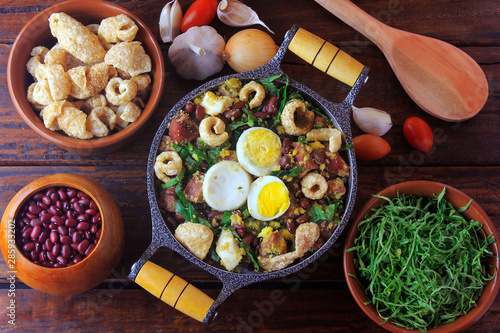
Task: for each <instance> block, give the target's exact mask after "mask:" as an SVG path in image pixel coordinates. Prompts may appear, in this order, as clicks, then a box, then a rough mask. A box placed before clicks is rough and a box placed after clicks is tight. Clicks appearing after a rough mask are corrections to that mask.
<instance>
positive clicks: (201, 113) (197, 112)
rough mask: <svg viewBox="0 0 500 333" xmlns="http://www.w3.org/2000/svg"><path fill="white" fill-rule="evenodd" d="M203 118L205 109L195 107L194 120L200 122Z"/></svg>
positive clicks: (199, 106)
mask: <svg viewBox="0 0 500 333" xmlns="http://www.w3.org/2000/svg"><path fill="white" fill-rule="evenodd" d="M204 117H205V108H204V107H203V106H201V105H199V104H198V105H196V110H195V111H194V119H196V120H197V121H202V120H203V118H204Z"/></svg>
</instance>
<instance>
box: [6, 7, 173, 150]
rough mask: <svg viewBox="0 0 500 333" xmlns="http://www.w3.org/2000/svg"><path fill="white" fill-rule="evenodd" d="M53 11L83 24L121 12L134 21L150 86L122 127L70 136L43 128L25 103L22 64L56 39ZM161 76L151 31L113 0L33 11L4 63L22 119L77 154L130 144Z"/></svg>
mask: <svg viewBox="0 0 500 333" xmlns="http://www.w3.org/2000/svg"><path fill="white" fill-rule="evenodd" d="M57 12H65V13H66V14H68V15H70V16H73V17H74V18H75V19H77V20H79V21H80V22H82V23H83V24H91V23H99V22H100V21H101V20H102V19H104V18H106V17H110V16H115V15H118V14H125V15H127V16H129V17H130V18H131V19H132V20H134V22H135V23H136V24H137V26H138V27H139V31H138V33H137V36H136V40H138V41H140V42H142V45H143V47H144V49H145V50H146V53H147V54H148V55H149V56H150V57H151V61H152V71H151V72H150V73H149V74H150V76H151V79H152V84H151V85H150V87H152V88H151V91H150V94H149V99H148V101H147V104H146V105H145V107H144V109H143V111H142V115H141V116H140V117H139V119H138V120H137V121H135V122H134V123H132V124H130V125H129V126H127V127H126V128H125V129H123V130H121V131H119V132H117V133H115V134H112V135H109V136H107V137H103V138H95V139H89V140H80V139H75V138H71V137H69V136H67V135H66V134H64V133H62V132H53V131H51V130H49V129H47V128H46V127H45V125H44V124H43V121H42V120H41V119H40V117H39V116H38V113H39V112H38V111H36V110H34V109H33V107H32V106H31V104H30V103H29V102H28V100H27V97H26V92H27V89H28V86H29V85H30V84H31V83H33V78H32V77H31V75H30V74H29V73H28V71H27V70H26V63H27V62H28V60H29V58H30V52H31V50H32V48H33V47H35V46H38V45H45V46H47V47H49V48H50V47H52V46H53V45H54V44H55V43H56V42H57V40H56V38H55V37H53V36H52V35H51V33H50V29H49V22H48V18H49V16H50V15H51V14H53V13H57ZM164 79H165V68H164V62H163V56H162V52H161V49H160V46H159V45H158V42H157V41H156V39H155V37H154V35H153V33H152V32H151V30H149V28H148V27H147V26H146V25H145V24H144V23H143V22H142V21H141V20H140V19H139V18H138V17H137V16H135V15H134V14H132V13H131V12H129V11H128V10H126V9H124V8H122V7H120V6H117V5H115V4H113V3H110V2H105V1H99V0H85V1H79V0H78V1H74V0H72V1H67V2H62V3H59V4H55V5H53V6H51V7H49V8H47V9H45V10H44V11H42V12H40V13H39V14H37V15H36V16H35V17H33V18H32V19H31V20H30V21H29V22H28V23H27V24H26V25H25V26H24V28H23V29H22V30H21V32H20V33H19V35H18V36H17V38H16V40H15V42H14V44H13V46H12V49H11V52H10V54H9V60H8V63H7V83H8V87H9V93H10V97H11V99H12V102H13V103H14V106H15V108H16V110H17V112H19V114H20V115H21V117H22V118H23V120H24V121H25V122H26V123H27V124H28V125H29V126H30V127H31V128H32V129H33V130H34V131H35V132H37V133H38V134H39V135H41V136H42V137H43V138H45V139H47V140H49V141H50V142H52V143H54V144H56V145H58V146H59V147H61V148H63V149H66V150H68V151H70V152H73V153H77V154H80V155H90V154H103V153H108V152H112V151H115V150H117V149H119V148H121V147H123V146H125V145H126V144H127V143H130V142H131V140H132V139H133V138H134V137H135V136H136V135H137V134H138V133H140V129H141V128H142V127H143V126H144V124H145V123H146V122H147V120H148V119H149V118H150V117H151V116H152V114H153V111H154V110H155V108H156V106H157V105H158V103H159V101H160V97H161V94H162V91H163V85H164ZM148 89H149V88H148Z"/></svg>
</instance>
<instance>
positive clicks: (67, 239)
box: [59, 236, 72, 244]
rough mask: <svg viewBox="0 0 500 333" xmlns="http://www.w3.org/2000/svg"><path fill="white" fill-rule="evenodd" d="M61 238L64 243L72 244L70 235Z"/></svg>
mask: <svg viewBox="0 0 500 333" xmlns="http://www.w3.org/2000/svg"><path fill="white" fill-rule="evenodd" d="M59 240H60V241H61V243H62V244H71V241H72V239H71V237H70V236H61V237H59Z"/></svg>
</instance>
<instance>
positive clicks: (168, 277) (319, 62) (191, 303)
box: [129, 26, 369, 323]
mask: <svg viewBox="0 0 500 333" xmlns="http://www.w3.org/2000/svg"><path fill="white" fill-rule="evenodd" d="M287 49H290V50H291V51H292V52H293V53H295V54H297V55H298V56H300V57H301V58H302V59H304V60H305V61H307V62H309V63H311V64H312V65H313V66H315V67H316V68H318V69H321V70H323V71H324V72H325V73H327V74H329V75H331V76H333V77H335V78H337V79H338V80H340V81H342V82H344V83H346V84H348V85H349V86H351V87H352V88H351V90H350V92H349V93H348V95H347V97H346V98H345V100H344V101H343V102H342V103H340V104H338V103H333V102H330V101H327V100H326V99H324V98H323V97H321V96H319V95H318V94H316V93H315V92H313V91H312V90H310V89H309V88H307V87H305V86H303V85H301V84H300V83H298V82H296V81H294V80H291V79H290V81H289V85H290V86H291V87H293V88H295V89H297V90H298V91H299V92H301V93H302V94H304V96H307V97H308V98H309V99H310V100H312V101H313V102H314V103H315V104H316V105H317V106H319V107H320V108H321V109H322V111H323V112H324V113H325V114H326V115H328V116H329V117H330V118H331V119H332V121H333V124H334V126H335V127H337V128H338V129H339V130H340V131H341V132H342V133H343V134H344V139H345V141H346V143H347V144H348V145H349V144H352V134H351V128H350V114H351V106H352V104H353V101H354V98H355V97H356V95H357V94H358V92H359V90H360V88H361V86H362V85H363V84H364V83H365V81H366V80H367V78H368V76H367V74H368V70H369V68H368V67H364V66H363V65H362V64H360V63H359V62H358V61H356V60H354V59H353V58H351V57H350V56H349V55H347V54H346V53H344V52H342V51H340V50H339V49H338V48H337V47H335V46H333V45H331V44H329V43H327V42H325V41H324V40H323V39H321V38H318V37H317V36H315V35H313V34H310V33H309V32H307V31H305V30H304V29H300V28H298V27H297V26H294V27H292V29H290V30H289V31H288V32H287V34H286V36H285V39H284V41H283V44H282V45H281V47H280V48H279V50H278V52H277V54H276V56H275V57H274V58H273V59H272V60H271V61H270V62H269V63H267V64H266V65H264V66H262V67H259V68H257V69H255V70H252V71H249V72H244V73H239V74H235V75H228V76H224V77H220V78H218V79H214V80H212V81H210V82H207V83H206V84H204V85H202V86H200V87H199V88H197V89H195V90H193V91H192V92H190V93H189V94H188V95H186V96H185V97H184V98H182V99H181V100H180V101H179V102H178V103H177V104H176V105H175V106H174V107H173V108H172V110H170V112H169V113H168V114H167V116H166V117H165V119H164V120H163V122H162V123H161V125H160V128H159V129H158V131H157V132H156V135H155V138H154V140H153V144H152V145H151V150H150V153H149V158H148V169H147V186H148V197H149V203H150V206H151V217H152V224H153V235H152V242H151V245H150V246H149V248H148V249H147V250H146V252H144V254H143V255H142V257H141V258H140V259H139V260H138V261H137V262H136V263H135V264H134V265H133V266H132V270H131V272H130V275H129V278H130V279H131V280H132V281H135V282H136V283H137V284H139V285H140V286H142V287H143V288H144V289H146V290H147V291H149V292H150V293H152V294H153V295H155V296H156V297H158V298H160V299H161V300H163V301H164V302H166V303H167V304H169V305H171V306H173V307H174V308H176V309H178V310H179V311H181V312H183V313H185V314H187V315H189V316H191V317H192V318H194V319H197V320H198V321H201V322H203V323H208V322H209V321H210V320H211V319H212V318H213V317H214V315H215V313H216V309H217V308H218V307H219V306H220V305H221V304H222V302H224V300H226V298H228V297H229V296H230V295H231V294H232V293H234V292H235V291H236V290H238V289H240V288H242V287H244V286H246V285H249V284H252V283H255V282H260V281H264V280H268V279H275V278H279V277H283V276H285V275H288V274H291V273H294V272H297V271H298V270H300V269H302V268H303V267H305V266H306V265H308V264H310V263H311V262H312V261H314V260H316V259H317V258H318V257H320V256H321V255H323V254H324V253H325V252H326V251H327V250H328V249H329V248H330V246H332V244H333V243H334V242H335V241H336V240H337V238H338V237H339V235H340V233H341V232H342V231H343V229H344V227H345V225H346V224H347V222H348V221H349V217H350V216H351V212H352V209H353V207H354V200H355V197H356V188H357V169H356V159H355V156H354V151H353V150H352V149H350V150H348V151H347V160H348V162H347V163H348V165H349V166H350V170H351V172H350V176H349V180H348V186H347V194H346V200H345V201H346V202H345V212H344V216H343V218H342V220H341V222H340V225H338V226H337V228H336V229H335V231H334V233H333V235H332V236H331V237H330V238H329V239H328V240H327V241H326V242H325V244H324V245H323V246H322V247H321V248H320V249H319V250H317V251H316V252H314V253H313V254H312V255H311V256H309V257H308V258H306V259H304V260H303V261H300V262H298V263H296V264H293V265H291V266H289V267H287V268H285V269H282V270H279V271H275V272H264V273H253V272H248V273H244V274H243V273H234V272H229V271H226V270H223V269H220V268H217V267H215V266H212V265H210V264H208V263H206V262H204V261H201V260H199V259H198V258H197V257H195V256H194V255H193V254H191V253H190V252H189V251H188V250H187V249H186V248H185V247H184V246H182V245H181V244H180V243H179V242H178V241H177V240H176V239H175V237H174V235H173V234H172V233H171V231H170V230H169V229H168V227H167V225H166V223H165V221H164V219H163V216H162V214H161V212H160V208H159V206H158V201H157V199H158V195H157V193H156V190H155V185H154V184H155V175H154V162H155V158H156V155H157V153H158V147H159V145H160V141H161V139H162V137H163V135H164V134H165V132H166V131H167V129H168V125H169V124H170V121H171V120H172V119H173V118H174V116H175V115H176V114H177V113H178V111H179V110H181V109H182V107H183V106H184V105H185V104H186V103H187V102H188V101H189V100H191V99H192V98H194V97H195V96H197V95H198V94H200V93H202V92H203V91H205V90H207V89H210V88H211V87H214V86H216V85H219V84H221V83H223V82H225V81H226V80H228V79H230V78H233V77H236V78H240V79H243V80H248V79H261V78H267V77H270V76H273V75H278V74H283V71H282V70H281V69H280V64H281V61H282V59H283V56H284V54H285V52H286V51H287ZM278 80H281V81H280V82H281V83H284V82H285V79H284V78H283V79H282V78H280V79H278ZM160 247H167V248H169V249H171V250H174V251H176V252H178V253H179V254H180V255H182V256H183V257H185V258H186V259H188V260H189V261H191V262H192V263H194V264H196V265H198V266H199V267H201V268H202V269H204V270H205V271H207V272H209V273H211V274H213V275H215V276H216V277H218V278H219V279H220V280H221V281H222V291H221V292H220V294H219V296H218V297H217V299H216V300H215V301H214V300H212V299H211V298H210V297H208V296H207V295H205V294H204V293H203V292H201V291H200V290H199V289H197V288H195V287H194V286H192V285H191V284H189V283H187V282H186V281H184V280H183V279H181V278H180V277H178V276H175V275H174V274H172V273H170V272H169V271H167V270H166V269H164V268H162V267H160V266H158V265H156V264H154V263H153V262H151V261H149V259H150V258H151V256H152V255H153V254H154V253H155V252H156V250H157V249H158V248H160Z"/></svg>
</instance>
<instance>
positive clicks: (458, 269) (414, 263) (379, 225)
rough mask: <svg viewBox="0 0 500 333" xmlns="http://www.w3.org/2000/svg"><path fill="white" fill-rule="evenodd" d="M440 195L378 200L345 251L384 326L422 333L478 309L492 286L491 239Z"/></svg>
mask: <svg viewBox="0 0 500 333" xmlns="http://www.w3.org/2000/svg"><path fill="white" fill-rule="evenodd" d="M444 195H445V189H443V191H442V192H441V193H440V194H439V195H437V196H435V197H434V198H431V199H428V198H423V197H417V196H411V195H399V194H398V196H397V197H396V198H394V199H388V198H386V197H381V196H376V197H379V198H382V199H384V200H385V201H386V203H385V204H384V205H382V206H381V207H379V208H378V209H374V210H373V211H372V213H371V214H369V215H367V216H365V218H364V219H363V220H362V221H361V222H360V223H359V224H358V232H359V233H358V237H357V238H356V239H355V241H354V246H353V247H352V248H350V249H348V250H347V251H352V252H355V254H354V255H355V260H354V263H355V267H356V271H357V277H358V281H359V282H360V284H361V286H362V288H363V291H364V292H365V294H366V295H367V297H368V299H369V303H372V304H373V306H374V307H375V308H376V309H377V310H378V312H379V314H380V316H381V317H382V318H384V320H385V321H388V320H391V321H392V322H393V323H394V324H396V325H399V326H402V327H405V328H407V329H419V330H420V331H422V332H426V330H427V329H428V328H431V327H437V326H439V325H441V324H444V323H447V322H451V321H454V320H455V319H456V318H458V317H460V316H463V315H464V314H466V313H468V312H469V310H470V309H471V308H472V307H475V306H476V300H477V299H478V298H479V297H480V295H481V292H482V290H483V288H484V286H485V285H486V284H487V283H488V281H489V280H491V279H492V278H493V276H491V275H488V273H487V272H488V267H489V266H488V258H489V257H491V256H493V255H494V254H493V252H492V251H491V249H490V248H489V246H490V245H491V242H494V238H492V237H491V235H490V236H486V235H485V232H484V230H483V229H482V226H481V225H480V224H479V222H477V221H467V220H466V219H464V217H463V216H462V215H460V212H459V211H457V209H455V208H454V207H453V206H452V205H451V203H450V202H448V201H447V200H446V199H444ZM467 206H468V205H467ZM467 206H466V207H467ZM463 208H465V207H463ZM497 273H498V272H497ZM497 273H496V274H497Z"/></svg>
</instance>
